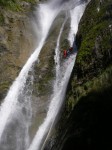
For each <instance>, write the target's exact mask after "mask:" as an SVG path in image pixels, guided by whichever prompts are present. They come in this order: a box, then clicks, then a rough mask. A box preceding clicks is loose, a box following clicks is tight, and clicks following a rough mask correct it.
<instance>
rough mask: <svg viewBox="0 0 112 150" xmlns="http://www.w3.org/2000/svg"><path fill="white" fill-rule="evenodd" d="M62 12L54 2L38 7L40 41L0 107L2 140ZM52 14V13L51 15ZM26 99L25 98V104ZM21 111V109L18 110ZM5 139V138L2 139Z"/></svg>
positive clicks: (0, 134) (0, 133)
mask: <svg viewBox="0 0 112 150" xmlns="http://www.w3.org/2000/svg"><path fill="white" fill-rule="evenodd" d="M59 12H60V7H59V8H53V6H52V3H51V4H49V3H48V4H40V5H39V7H38V9H37V14H38V15H39V16H38V19H39V27H40V35H41V36H40V37H39V38H40V42H39V45H38V47H37V48H36V50H35V51H34V53H33V54H32V55H31V56H30V58H29V59H28V61H27V62H26V64H25V65H24V67H23V68H22V70H21V72H20V74H19V76H18V77H17V78H16V79H15V81H14V82H13V84H12V86H11V87H10V89H9V91H8V93H7V96H6V97H5V99H4V101H3V103H2V104H1V107H0V141H1V137H2V134H3V132H4V129H5V127H6V126H8V125H7V124H8V122H11V119H13V118H14V115H16V112H17V108H18V107H19V105H21V104H20V102H19V101H18V99H20V97H21V95H22V93H23V91H24V89H25V86H26V81H27V79H28V73H29V71H32V67H33V64H34V63H35V61H36V60H37V59H38V56H39V54H40V51H41V49H42V47H43V45H44V42H45V40H46V37H47V35H48V33H49V29H50V27H51V25H52V23H53V20H54V19H55V17H56V16H57V14H58V13H59ZM49 14H50V15H49ZM24 101H25V99H24V98H23V102H22V103H23V104H24ZM18 111H19V110H18ZM17 113H18V112H17ZM2 140H3V139H2Z"/></svg>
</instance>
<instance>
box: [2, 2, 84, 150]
mask: <svg viewBox="0 0 112 150" xmlns="http://www.w3.org/2000/svg"><path fill="white" fill-rule="evenodd" d="M80 3H81V0H68V1H67V0H66V1H64V0H54V1H49V2H48V3H45V4H40V5H39V7H38V9H37V16H38V17H37V18H38V20H39V21H38V22H39V26H38V28H39V30H38V28H37V31H38V34H39V44H38V47H37V48H36V50H35V51H34V53H33V54H32V55H31V57H30V58H29V59H28V61H27V62H26V64H25V65H24V67H23V69H22V70H21V72H20V74H19V76H18V77H17V78H16V80H15V81H14V82H13V84H12V86H11V87H10V89H9V92H8V93H7V96H6V98H5V99H4V102H3V103H2V105H1V107H0V150H9V149H11V150H27V149H28V150H40V149H41V148H42V147H43V146H42V145H44V144H43V143H45V141H46V137H47V135H48V134H49V133H50V130H51V129H52V126H53V123H54V121H55V118H56V116H57V114H58V112H59V110H60V108H61V105H62V103H63V100H64V96H65V92H66V87H67V84H68V81H69V78H70V74H71V71H72V68H73V65H74V61H75V57H76V55H72V56H71V57H70V58H69V59H68V60H67V61H66V62H65V63H63V66H61V67H60V51H59V42H60V38H61V34H62V32H63V28H64V25H65V22H66V20H65V22H64V23H63V25H62V28H61V30H60V34H59V37H58V40H57V47H56V56H55V62H56V81H55V84H54V85H55V87H54V93H53V96H52V99H51V102H50V105H49V109H48V113H47V116H46V118H45V120H44V122H43V124H42V125H41V126H40V127H39V129H38V131H37V133H36V135H35V137H34V139H33V142H32V143H31V145H30V136H29V127H30V124H31V121H32V120H31V118H32V108H31V94H32V85H33V65H34V63H35V61H36V60H37V59H38V56H39V54H40V51H41V49H42V47H43V45H44V42H45V40H46V38H47V35H48V33H49V30H50V27H51V25H52V23H53V21H54V19H55V18H56V16H57V15H58V13H60V11H62V10H63V11H65V12H66V10H67V11H69V10H70V11H71V30H70V33H69V38H68V39H69V41H70V45H71V46H72V44H73V41H74V35H75V34H76V32H77V27H78V23H79V20H80V18H81V16H82V14H83V11H84V8H85V5H79V4H80ZM77 5H79V6H77ZM75 6H77V7H76V8H74V7H75ZM71 8H74V9H72V10H71ZM74 21H75V22H74ZM68 64H69V65H68ZM63 68H64V69H63ZM29 72H31V73H30V74H29ZM60 73H62V76H61V77H59V74H60ZM27 81H29V82H28V83H27ZM58 83H59V84H58ZM12 132H13V134H12ZM9 139H10V140H9ZM8 140H9V141H8ZM12 141H13V142H12ZM4 143H5V144H4ZM28 147H29V148H28Z"/></svg>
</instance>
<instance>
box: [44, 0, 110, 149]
mask: <svg viewBox="0 0 112 150" xmlns="http://www.w3.org/2000/svg"><path fill="white" fill-rule="evenodd" d="M76 45H77V48H78V55H77V59H76V63H75V66H74V69H73V72H72V75H71V79H70V82H69V85H68V89H67V92H66V101H65V104H64V107H63V112H61V117H59V121H58V123H57V124H56V126H55V129H54V130H53V132H52V134H51V138H50V140H48V143H47V144H46V147H45V150H47V149H52V150H68V149H70V150H73V149H76V150H80V149H101V148H105V149H109V148H112V144H111V140H110V135H111V134H112V128H111V125H112V124H111V119H110V118H111V115H112V109H111V107H112V101H111V100H112V79H111V76H112V1H111V0H105V1H104V0H91V2H90V3H89V4H88V6H87V8H86V11H85V13H84V15H83V17H82V19H81V21H80V24H79V30H78V33H77V36H76Z"/></svg>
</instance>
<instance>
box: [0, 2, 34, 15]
mask: <svg viewBox="0 0 112 150" xmlns="http://www.w3.org/2000/svg"><path fill="white" fill-rule="evenodd" d="M22 1H23V0H0V6H2V7H4V8H6V9H9V10H12V11H16V12H20V11H25V9H24V8H23V6H21V2H22ZM24 1H25V2H29V3H31V4H36V0H24Z"/></svg>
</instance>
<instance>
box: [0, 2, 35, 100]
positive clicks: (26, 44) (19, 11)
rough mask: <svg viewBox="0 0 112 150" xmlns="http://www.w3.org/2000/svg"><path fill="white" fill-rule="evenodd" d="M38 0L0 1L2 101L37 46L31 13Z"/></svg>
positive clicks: (0, 97) (0, 96) (0, 81)
mask: <svg viewBox="0 0 112 150" xmlns="http://www.w3.org/2000/svg"><path fill="white" fill-rule="evenodd" d="M35 2H36V1H34V0H26V1H19V0H18V1H14V0H13V1H11V0H10V1H9V0H8V1H6V0H2V1H0V73H1V74H0V101H1V100H2V99H3V98H4V97H5V95H6V92H7V90H8V88H9V86H10V85H11V84H12V82H13V81H14V79H15V78H16V77H17V75H18V73H19V72H20V70H21V68H22V67H23V65H24V64H25V62H26V60H27V59H28V57H29V56H30V54H31V53H32V52H33V50H34V48H35V46H36V38H35V34H34V31H33V30H32V29H31V28H32V27H31V19H30V17H29V16H30V14H31V13H29V12H31V10H32V8H33V4H34V3H35Z"/></svg>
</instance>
